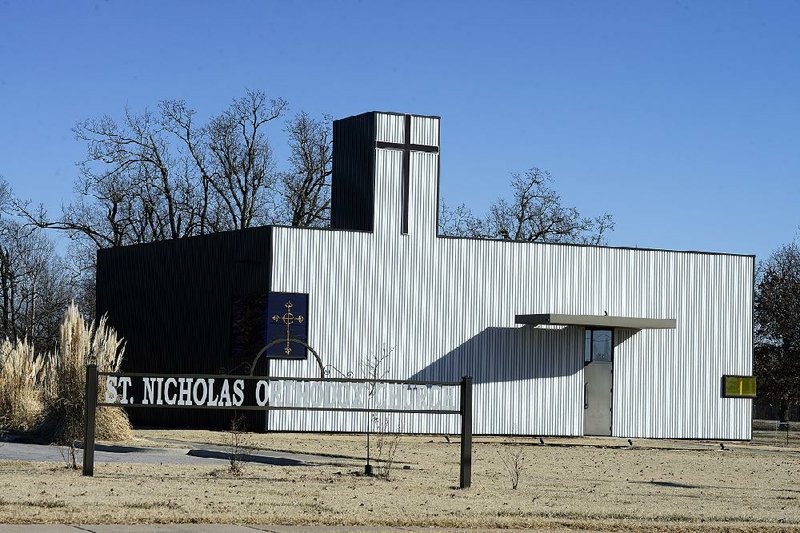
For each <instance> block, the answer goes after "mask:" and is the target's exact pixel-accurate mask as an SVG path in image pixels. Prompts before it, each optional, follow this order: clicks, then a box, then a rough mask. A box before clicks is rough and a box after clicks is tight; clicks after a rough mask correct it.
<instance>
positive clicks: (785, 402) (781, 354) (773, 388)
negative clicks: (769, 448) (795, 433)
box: [754, 242, 800, 421]
mask: <svg viewBox="0 0 800 533" xmlns="http://www.w3.org/2000/svg"><path fill="white" fill-rule="evenodd" d="M754 315H755V316H754V318H755V354H754V355H755V357H754V363H755V365H754V367H755V375H756V376H757V378H758V380H759V396H760V397H763V398H766V399H768V400H771V401H774V402H776V403H778V405H779V406H780V411H781V420H782V421H785V420H787V415H788V410H789V406H790V405H791V404H794V403H797V402H798V401H800V319H798V317H800V245H798V243H797V242H792V243H790V244H787V245H784V246H782V247H781V248H779V249H778V250H776V251H775V252H774V253H773V254H772V255H771V256H770V257H769V258H768V259H767V260H766V261H764V262H763V263H762V264H761V265H760V266H759V270H758V278H757V284H756V291H755V306H754Z"/></svg>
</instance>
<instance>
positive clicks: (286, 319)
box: [272, 300, 304, 355]
mask: <svg viewBox="0 0 800 533" xmlns="http://www.w3.org/2000/svg"><path fill="white" fill-rule="evenodd" d="M284 307H285V308H286V312H285V313H284V314H283V316H280V315H273V316H272V320H273V321H274V322H283V323H284V324H286V347H285V348H284V349H283V353H285V354H286V355H289V354H290V353H292V347H291V346H290V344H289V338H290V337H291V334H290V331H289V329H290V328H291V326H292V324H294V323H298V324H302V323H303V320H304V318H303V315H295V314H293V313H292V302H291V300H290V301H288V302H286V304H285V305H284Z"/></svg>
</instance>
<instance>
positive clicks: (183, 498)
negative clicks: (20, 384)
mask: <svg viewBox="0 0 800 533" xmlns="http://www.w3.org/2000/svg"><path fill="white" fill-rule="evenodd" d="M136 437H137V439H139V440H140V443H141V440H148V441H151V442H154V443H157V442H158V441H159V440H161V439H171V440H173V441H174V440H178V441H180V440H186V441H188V442H209V443H215V444H223V445H224V444H225V441H226V435H225V433H224V432H221V433H217V432H203V431H191V432H174V431H162V432H159V431H137V432H136ZM248 439H249V443H250V445H251V446H253V447H257V448H264V449H271V450H285V451H292V452H301V453H308V454H313V455H320V456H330V457H332V458H336V460H335V462H337V463H339V466H331V465H326V464H325V463H324V462H323V463H322V464H319V465H315V466H291V467H286V466H273V465H264V464H245V465H244V471H243V475H241V476H237V477H233V476H228V475H226V474H225V471H224V470H220V468H219V466H218V465H217V466H215V467H211V466H195V465H170V466H168V467H166V466H160V465H141V464H105V463H98V464H97V465H96V466H95V477H94V478H84V477H81V476H80V474H79V473H76V472H72V471H69V470H67V469H65V468H63V467H55V466H53V465H52V464H49V465H48V464H42V463H38V464H33V463H21V462H18V461H17V462H2V463H0V486H3V487H9V489H10V490H7V491H6V492H5V494H4V495H3V500H2V502H1V503H0V522H12V523H23V522H27V523H36V522H62V523H137V522H152V521H154V520H155V521H159V522H198V521H199V522H234V523H243V522H244V523H284V524H308V523H315V524H331V525H334V524H341V525H356V524H363V525H395V526H430V525H436V526H444V527H469V528H492V527H501V528H502V527H517V528H562V527H575V528H581V527H583V528H590V529H595V530H609V531H611V530H639V531H656V530H675V531H679V530H680V531H684V530H698V531H752V530H754V529H765V530H776V531H779V530H785V529H793V528H798V527H800V488H798V486H797V485H796V482H797V480H798V479H800V453H796V452H797V450H789V449H786V450H772V449H771V448H765V449H755V448H758V447H757V446H752V445H748V446H743V445H739V447H737V445H736V444H734V443H726V448H727V449H725V450H723V449H721V448H720V447H719V443H683V445H682V446H679V445H675V446H674V447H670V446H668V445H667V444H668V442H667V441H635V442H634V446H630V445H629V444H628V443H627V441H626V440H622V439H618V440H617V439H608V440H606V439H596V440H593V441H589V440H570V439H560V440H559V439H546V440H545V442H546V443H550V444H545V445H540V444H539V440H538V439H515V440H514V441H513V443H512V441H511V440H506V439H502V438H478V439H476V442H475V447H474V463H473V487H472V488H471V489H469V490H459V489H457V488H456V487H457V485H458V459H459V443H458V440H457V439H451V442H449V443H448V442H447V441H446V440H445V439H444V438H443V437H430V436H415V437H402V438H401V439H400V443H399V446H398V450H397V456H396V459H397V461H398V467H397V468H395V469H394V470H393V471H392V475H391V479H390V480H389V481H384V480H378V479H374V478H369V477H364V476H361V475H359V474H360V472H361V471H362V468H363V463H364V460H363V457H364V438H363V436H356V435H319V434H264V435H259V434H254V435H249V436H248ZM570 442H572V443H573V444H582V445H579V446H575V445H569V443H570ZM512 445H513V446H521V447H523V448H524V450H525V464H524V469H523V471H522V474H521V477H520V483H519V489H518V490H512V489H511V482H510V479H509V476H508V473H507V471H506V470H505V468H504V466H503V463H502V460H501V458H500V452H502V450H504V449H508V446H512ZM331 462H334V461H333V460H332V461H331ZM342 464H345V465H347V466H341V465H342ZM404 466H405V467H407V468H403V467H404ZM62 504H63V505H62Z"/></svg>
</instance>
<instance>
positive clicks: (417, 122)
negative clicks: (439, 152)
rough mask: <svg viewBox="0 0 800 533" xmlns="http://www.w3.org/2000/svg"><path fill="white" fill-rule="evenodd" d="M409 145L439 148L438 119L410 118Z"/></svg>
mask: <svg viewBox="0 0 800 533" xmlns="http://www.w3.org/2000/svg"><path fill="white" fill-rule="evenodd" d="M411 144H424V145H427V146H439V118H438V117H418V116H412V117H411Z"/></svg>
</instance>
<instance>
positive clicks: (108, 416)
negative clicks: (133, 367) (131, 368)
mask: <svg viewBox="0 0 800 533" xmlns="http://www.w3.org/2000/svg"><path fill="white" fill-rule="evenodd" d="M124 350H125V347H124V344H123V342H122V340H120V339H119V338H118V337H117V334H116V332H115V331H114V330H113V329H112V328H110V327H109V326H108V324H107V322H106V318H105V317H103V318H101V319H100V320H99V321H97V322H96V323H95V322H91V323H89V324H87V323H86V321H85V320H84V319H83V317H82V316H81V314H80V312H79V311H78V307H77V306H76V305H75V304H74V303H73V304H70V306H69V307H68V308H67V311H66V313H65V315H64V321H63V322H62V324H61V329H60V343H59V351H58V353H57V354H56V355H55V356H53V357H50V358H49V359H48V364H47V369H46V372H45V374H46V375H47V379H46V380H45V383H44V387H43V388H44V396H45V400H44V403H45V412H46V416H45V423H44V424H43V427H42V429H43V431H44V433H45V434H46V435H47V436H48V437H49V438H51V439H52V440H54V441H56V442H61V443H69V442H71V441H74V440H77V439H80V438H81V436H82V428H83V416H84V405H85V394H86V365H87V364H90V363H94V364H96V365H97V370H98V371H99V372H118V371H119V369H120V364H121V363H122V356H123V353H124ZM98 398H99V395H98ZM96 435H97V438H98V439H107V440H125V439H130V438H131V437H132V432H131V426H130V422H129V421H128V416H127V415H126V414H125V411H123V410H122V409H120V408H116V407H103V408H101V409H98V410H97V427H96Z"/></svg>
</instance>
